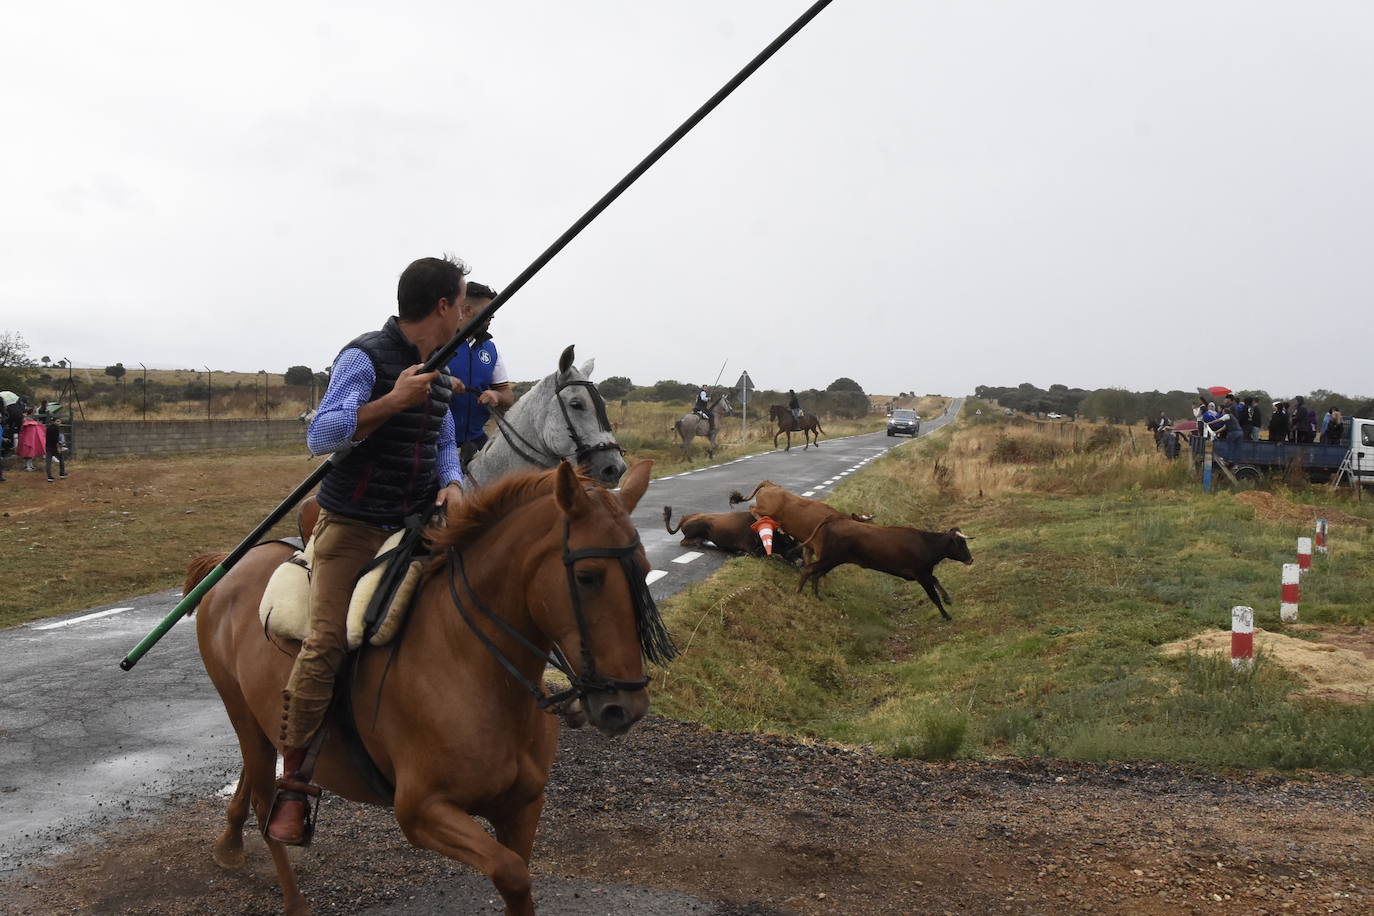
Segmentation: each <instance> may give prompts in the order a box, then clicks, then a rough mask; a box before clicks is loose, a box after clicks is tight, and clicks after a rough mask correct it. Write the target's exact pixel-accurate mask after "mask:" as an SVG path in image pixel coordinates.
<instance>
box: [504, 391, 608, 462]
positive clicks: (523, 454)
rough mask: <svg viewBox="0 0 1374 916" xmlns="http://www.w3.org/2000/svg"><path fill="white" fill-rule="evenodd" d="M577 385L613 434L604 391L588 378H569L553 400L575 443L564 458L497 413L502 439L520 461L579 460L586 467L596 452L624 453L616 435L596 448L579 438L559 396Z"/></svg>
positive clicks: (602, 424) (602, 426) (604, 429)
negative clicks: (584, 389)
mask: <svg viewBox="0 0 1374 916" xmlns="http://www.w3.org/2000/svg"><path fill="white" fill-rule="evenodd" d="M574 385H577V386H581V387H583V388H586V389H587V397H588V399H589V400H591V402H592V407H593V408H594V409H595V411H596V422H597V425H598V427H599V428H600V430H601V432H604V433H613V432H614V430H612V429H611V421H610V419H609V418H608V417H607V416H606V401H605V400H604V399H603V398H602V397H601V392H600V391H597V390H596V386H595V385H593V384H592V383H591V381H590V380H589V379H569V380H568V381H566V382H563V383H562V384H561V385H559V386H558V387H557V388H555V389H554V392H553V399H554V400H555V401H557V402H558V409H559V411H560V412H561V413H562V414H563V423H564V425H566V426H567V428H568V438H569V439H571V440H572V444H573V450H572V452H571V453H569V454H566V455H563V454H559V453H558V452H555V451H553V450H552V449H548V448H544V447H542V446H540V445H537V444H535V443H532V442H530V441H529V440H528V439H526V438H525V437H524V436H522V435H520V432H519V430H517V429H516V428H515V427H514V426H512V425H511V424H510V422H509V421H507V420H506V418H505V417H503V416H501V415H500V414H499V413H497V414H495V417H496V428H497V429H498V430H500V432H501V435H502V437H503V438H504V439H505V440H506V444H507V445H509V446H510V448H511V451H513V452H515V454H517V455H519V456H520V458H521V459H523V460H524V461H526V462H528V463H529V464H532V465H534V466H535V467H551V466H552V465H556V464H558V462H560V461H567V460H570V459H576V463H577V464H578V465H579V466H582V467H586V466H587V463H588V462H589V461H590V460H591V457H592V456H593V455H595V454H596V453H597V452H609V451H616V452H619V453H620V454H622V455H623V454H625V449H623V448H621V447H620V443H619V442H616V441H615V436H614V435H612V436H611V438H610V439H608V440H607V441H605V442H600V443H597V444H596V445H591V444H588V443H587V441H586V440H585V439H583V438H582V437H581V436H580V435H578V432H577V427H576V426H574V425H573V421H572V414H570V413H568V405H567V404H564V403H563V398H562V397H560V395H562V393H563V390H564V389H565V388H571V387H573V386H574ZM517 440H518V441H519V442H520V445H516V444H515V443H516V441H517ZM521 446H524V448H523V449H522V448H521ZM530 452H534V453H535V454H533V455H531V454H530ZM539 455H543V456H544V458H543V459H541V458H539V457H538V456H539Z"/></svg>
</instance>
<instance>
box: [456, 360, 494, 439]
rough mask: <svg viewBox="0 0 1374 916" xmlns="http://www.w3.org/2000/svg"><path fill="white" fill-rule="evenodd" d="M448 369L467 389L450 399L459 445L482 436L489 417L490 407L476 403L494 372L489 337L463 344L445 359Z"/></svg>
mask: <svg viewBox="0 0 1374 916" xmlns="http://www.w3.org/2000/svg"><path fill="white" fill-rule="evenodd" d="M448 371H449V374H450V375H452V376H453V377H454V378H456V379H458V381H460V382H462V383H463V385H464V387H465V388H467V390H466V391H464V392H463V393H462V394H455V395H454V396H453V400H452V401H450V402H449V409H450V410H451V411H452V412H453V431H454V434H455V438H456V439H457V441H458V444H459V445H462V444H463V443H464V442H469V441H471V440H473V439H480V438H482V436H483V435H485V428H486V425H487V420H489V419H491V410H490V409H489V408H488V407H487V406H486V405H485V404H479V403H477V396H478V395H479V394H481V393H482V392H483V391H486V390H487V389H488V388H490V387H491V377H492V375H493V374H494V373H495V372H496V344H494V343H492V341H491V338H487V339H486V340H484V341H482V342H481V343H480V344H478V345H477V346H475V347H474V346H473V344H472V342H471V341H469V342H468V343H465V344H463V346H461V347H459V348H458V351H457V352H456V353H454V354H453V358H452V359H450V360H449V361H448Z"/></svg>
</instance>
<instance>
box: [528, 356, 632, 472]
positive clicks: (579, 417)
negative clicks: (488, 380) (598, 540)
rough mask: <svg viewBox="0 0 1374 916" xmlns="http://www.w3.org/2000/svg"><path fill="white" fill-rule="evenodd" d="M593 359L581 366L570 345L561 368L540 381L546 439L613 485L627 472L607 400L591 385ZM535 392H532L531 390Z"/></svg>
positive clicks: (582, 468) (553, 448) (584, 469)
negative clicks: (545, 389) (543, 390)
mask: <svg viewBox="0 0 1374 916" xmlns="http://www.w3.org/2000/svg"><path fill="white" fill-rule="evenodd" d="M595 366H596V360H594V359H590V360H587V362H586V363H584V364H583V366H582V368H581V369H579V368H577V367H576V366H574V365H573V347H572V345H571V344H569V345H568V347H567V349H565V350H564V351H563V353H562V355H561V356H560V357H559V359H558V371H557V372H555V373H554V374H553V375H551V376H549V377H547V378H545V379H544V380H543V381H542V382H540V386H543V385H547V386H548V392H547V394H546V397H547V398H548V400H547V403H546V408H547V409H546V410H545V411H544V417H543V427H542V429H543V432H542V435H543V441H544V444H545V446H546V447H547V448H548V449H549V451H550V452H553V453H555V454H558V455H560V456H563V457H566V458H568V459H570V460H575V461H576V463H577V466H578V469H579V470H580V471H581V472H582V473H583V474H586V475H587V476H588V477H590V478H591V479H592V480H594V481H596V482H597V483H598V484H600V485H601V486H603V487H614V486H616V485H617V484H618V483H620V475H622V474H624V473H625V458H624V451H623V450H622V449H621V447H620V445H619V444H618V443H617V442H616V441H615V433H614V432H613V431H612V429H611V421H610V420H609V419H608V418H607V416H606V402H605V401H604V400H602V397H601V392H599V391H597V390H596V386H595V385H594V384H592V381H591V374H592V369H593V368H594V367H595ZM530 393H531V394H533V391H531V392H530Z"/></svg>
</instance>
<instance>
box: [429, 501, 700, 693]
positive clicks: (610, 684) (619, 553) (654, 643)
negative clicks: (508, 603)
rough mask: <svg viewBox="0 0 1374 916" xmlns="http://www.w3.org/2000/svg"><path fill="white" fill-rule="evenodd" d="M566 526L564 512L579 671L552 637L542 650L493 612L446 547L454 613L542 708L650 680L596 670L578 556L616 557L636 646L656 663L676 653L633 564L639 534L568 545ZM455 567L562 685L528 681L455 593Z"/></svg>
mask: <svg viewBox="0 0 1374 916" xmlns="http://www.w3.org/2000/svg"><path fill="white" fill-rule="evenodd" d="M571 528H572V526H571V523H570V522H569V521H568V519H566V518H565V519H564V520H563V566H564V568H565V569H566V571H567V579H568V594H569V597H570V598H571V599H572V607H573V616H574V618H575V619H576V620H577V633H578V640H579V642H581V644H582V673H581V674H578V673H577V672H575V671H574V670H573V667H572V664H571V663H570V662H569V661H568V657H567V656H566V655H564V654H563V650H562V648H561V647H559V645H558V644H557V643H556V642H555V643H554V644H553V646H552V648H551V649H550V650H549V651H547V652H545V651H544V650H542V649H540V648H539V647H538V646H536V645H535V644H534V643H533V642H531V641H530V640H529V639H527V638H526V637H525V636H524V635H523V634H522V633H520V632H519V631H518V630H516V629H515V627H513V626H511V625H510V624H509V623H507V622H506V621H505V620H503V619H502V618H500V617H498V616H496V615H495V614H494V613H492V611H491V609H490V608H488V607H487V606H486V605H485V604H483V603H482V600H481V599H480V598H478V597H477V593H476V592H475V591H474V590H473V588H472V583H471V582H470V581H468V575H467V570H466V568H465V567H464V565H463V555H462V554H461V553H459V552H458V551H457V550H456V549H455V548H453V547H450V548H449V549H448V554H449V562H448V589H449V595H450V596H451V597H452V598H453V604H454V606H455V607H456V608H457V609H458V613H459V614H460V615H461V616H462V618H463V621H464V622H465V623H466V624H467V625H468V628H469V629H470V630H472V632H473V634H474V635H475V636H476V637H477V638H478V640H480V641H481V643H482V645H483V646H485V647H486V649H487V651H488V652H490V653H491V655H492V657H493V658H495V659H496V661H497V662H499V663H500V665H501V667H503V668H505V669H506V671H507V673H509V674H510V675H511V676H512V677H514V678H515V679H516V681H518V682H519V683H520V684H521V685H522V686H523V687H524V688H525V690H526V691H527V692H529V693H530V695H531V696H533V697H534V700H535V702H536V703H537V704H538V705H539V707H540V708H541V709H544V710H546V711H556V710H557V709H558V708H560V707H563V706H564V705H565V704H567V703H569V702H570V701H572V700H580V699H584V698H586V697H587V696H588V695H590V694H593V693H615V692H617V691H621V690H625V691H636V690H643V689H644V688H645V687H647V686H649V680H650V679H649V677H648V676H647V675H646V676H645V677H643V678H640V679H639V680H637V681H623V680H620V679H619V678H612V677H606V676H605V675H603V674H601V673H599V672H598V671H597V670H596V657H595V655H594V654H593V652H592V640H591V629H590V628H589V627H588V625H587V616H586V614H585V613H584V612H583V610H582V598H581V596H580V595H579V594H578V590H577V577H576V573H575V570H574V565H575V564H576V563H577V561H578V560H583V559H588V558H590V557H610V558H613V559H616V560H618V561H619V562H620V567H621V569H622V570H623V571H624V573H625V579H626V582H627V584H628V585H629V587H630V601H631V604H632V606H633V607H634V614H635V628H636V631H637V635H638V637H639V644H640V648H641V650H642V651H643V653H644V655H645V657H646V658H648V659H649V661H652V662H656V663H658V664H667V662H669V661H671V660H672V659H673V658H674V657H675V656H676V655H677V648H676V647H675V646H674V645H673V642H672V638H671V637H670V636H669V635H668V631H667V630H666V629H665V628H664V626H663V619H662V617H660V616H659V612H658V606H657V605H656V604H655V603H654V599H653V595H651V594H650V593H649V586H648V585H647V584H645V582H644V575H643V573H642V572H641V571H640V570H639V569H637V568H636V565H635V560H634V557H635V553H636V552H637V551H638V550H639V548H640V541H639V534H638V533H636V534H635V538H634V540H633V541H631V542H630V543H629V544H627V545H625V546H624V547H585V548H583V549H581V550H573V549H572V546H571V541H570V538H571ZM455 570H456V571H457V578H459V579H462V582H463V588H464V590H465V591H466V592H467V597H468V600H469V601H471V603H472V605H473V606H474V607H475V608H476V609H477V610H478V611H480V612H481V613H482V614H483V615H485V616H486V618H487V619H488V620H490V621H492V622H493V623H495V624H496V626H497V627H498V628H499V629H500V630H501V631H502V632H504V633H505V634H506V635H507V636H509V637H510V638H511V639H513V640H515V642H516V644H517V645H519V646H522V647H523V648H524V649H526V650H527V651H529V652H531V653H533V654H534V655H536V656H538V657H539V658H541V659H543V660H544V661H545V663H546V664H548V665H551V666H553V667H554V668H557V669H558V670H559V671H561V672H562V673H563V675H564V676H565V677H566V678H567V679H568V684H569V685H570V686H569V687H568V688H567V689H566V690H562V691H559V692H558V693H555V694H546V693H545V692H544V690H543V689H542V688H541V687H540V686H539V685H537V684H534V683H532V682H531V681H530V680H529V679H528V678H527V677H525V676H524V675H523V674H522V673H521V672H520V670H519V668H517V667H516V665H515V663H514V662H512V661H511V660H510V659H509V658H508V657H507V656H506V654H505V653H504V652H502V651H501V649H500V647H499V646H497V645H496V643H495V642H494V641H493V640H492V639H491V637H489V636H487V634H486V633H484V632H483V631H482V629H481V628H480V627H478V626H477V623H476V622H475V621H474V620H473V617H472V615H471V614H470V613H469V612H468V609H467V608H466V607H465V606H464V604H463V601H462V599H461V598H460V597H459V595H458V586H457V582H456V581H455Z"/></svg>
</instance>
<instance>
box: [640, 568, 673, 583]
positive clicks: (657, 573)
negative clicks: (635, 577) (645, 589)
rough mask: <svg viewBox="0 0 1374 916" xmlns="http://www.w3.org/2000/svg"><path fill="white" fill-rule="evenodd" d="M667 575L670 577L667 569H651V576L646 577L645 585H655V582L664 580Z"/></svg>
mask: <svg viewBox="0 0 1374 916" xmlns="http://www.w3.org/2000/svg"><path fill="white" fill-rule="evenodd" d="M666 575H668V571H667V570H666V569H651V570H649V574H648V575H647V576H645V577H644V584H645V585H653V584H654V583H655V582H657V581H658V580H659V579H662V578H663V577H664V576H666Z"/></svg>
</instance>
